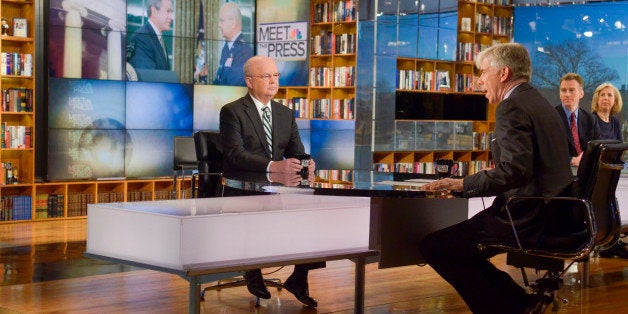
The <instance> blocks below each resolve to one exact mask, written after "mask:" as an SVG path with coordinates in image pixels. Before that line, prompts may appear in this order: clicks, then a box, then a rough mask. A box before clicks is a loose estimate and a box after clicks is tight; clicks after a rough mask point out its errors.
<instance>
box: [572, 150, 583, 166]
mask: <svg viewBox="0 0 628 314" xmlns="http://www.w3.org/2000/svg"><path fill="white" fill-rule="evenodd" d="M580 159H582V153H580V155H578V156H576V157H572V158H571V165H572V166H576V167H577V166H579V165H580Z"/></svg>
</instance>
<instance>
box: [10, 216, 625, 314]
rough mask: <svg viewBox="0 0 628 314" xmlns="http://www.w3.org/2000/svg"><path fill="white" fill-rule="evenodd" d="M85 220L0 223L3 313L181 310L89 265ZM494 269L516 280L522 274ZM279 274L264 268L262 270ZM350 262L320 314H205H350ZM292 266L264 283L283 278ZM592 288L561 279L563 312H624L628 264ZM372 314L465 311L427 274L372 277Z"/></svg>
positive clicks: (160, 292) (596, 275)
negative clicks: (85, 253) (85, 251)
mask: <svg viewBox="0 0 628 314" xmlns="http://www.w3.org/2000/svg"><path fill="white" fill-rule="evenodd" d="M85 234H86V221H85V220H84V219H76V220H65V221H62V220H59V221H48V222H31V223H14V224H2V225H0V267H1V269H2V272H0V313H121V312H125V313H185V312H187V310H188V306H187V302H188V284H187V282H186V281H185V280H183V279H181V278H179V277H177V276H175V275H170V274H166V273H160V272H156V271H150V270H143V269H138V268H132V267H127V266H121V265H115V264H110V263H105V262H101V261H95V260H91V259H86V258H84V257H83V256H82V254H83V252H84V250H85ZM493 262H494V263H495V264H496V265H500V267H501V268H503V269H505V270H507V271H509V272H510V273H511V274H513V277H514V278H517V279H520V278H521V275H520V274H519V272H518V270H516V269H514V268H512V267H509V266H506V265H504V258H503V255H502V256H497V257H496V258H494V260H493ZM275 270H276V269H265V270H264V272H265V273H269V272H272V271H275ZM353 270H354V268H353V263H351V262H349V261H337V262H329V263H328V264H327V268H325V269H319V270H314V271H312V272H310V277H309V278H310V280H309V282H310V294H311V295H312V296H314V297H315V298H316V299H317V300H318V303H319V307H318V308H317V309H310V308H306V307H303V306H302V305H301V304H300V303H299V302H298V301H297V300H296V299H295V298H294V296H293V295H291V294H290V293H289V292H287V291H285V290H284V291H277V289H275V288H271V289H270V290H271V293H272V295H273V296H272V298H271V299H270V300H262V303H261V306H260V307H257V308H256V307H255V306H254V298H253V297H252V296H251V295H250V294H249V293H248V292H247V291H246V288H245V287H237V288H230V289H225V290H222V291H219V292H216V291H209V292H207V294H206V297H205V298H206V301H204V302H202V304H201V311H202V313H212V314H213V313H353ZM291 271H292V267H287V268H284V269H281V270H278V271H276V272H275V273H274V274H271V275H267V276H266V277H267V278H269V277H277V278H281V279H285V278H287V276H288V275H289V274H290V272H291ZM591 274H592V276H591V287H589V288H583V287H582V285H581V281H580V274H579V271H578V270H577V267H574V269H573V271H571V272H569V273H568V274H567V275H566V277H565V285H564V287H563V288H562V289H561V291H560V296H562V297H564V298H566V299H567V300H568V303H567V304H566V305H563V306H562V307H561V308H560V310H559V312H560V313H611V312H613V313H628V260H622V259H616V258H615V259H609V258H597V257H596V258H593V260H592V263H591ZM365 297H366V307H367V308H366V313H371V314H380V313H381V314H383V313H443V312H449V313H468V312H469V310H468V308H467V307H466V305H465V303H464V302H463V301H462V299H461V298H460V297H459V296H458V295H457V294H456V292H455V291H454V290H453V288H451V286H449V285H448V284H447V283H446V282H444V281H443V280H442V279H441V278H440V277H439V276H438V275H437V274H436V273H435V272H434V271H433V270H432V269H431V268H430V267H428V266H424V267H419V266H409V267H400V268H393V269H377V265H375V264H368V265H367V271H366V295H365Z"/></svg>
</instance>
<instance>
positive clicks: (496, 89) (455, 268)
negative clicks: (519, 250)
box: [419, 43, 573, 313]
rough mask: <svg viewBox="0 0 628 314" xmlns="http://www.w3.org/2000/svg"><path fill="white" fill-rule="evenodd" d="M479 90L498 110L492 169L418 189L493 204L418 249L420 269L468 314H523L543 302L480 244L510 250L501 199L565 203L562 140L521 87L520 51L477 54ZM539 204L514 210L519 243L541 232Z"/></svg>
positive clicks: (551, 115) (524, 68)
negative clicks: (438, 279)
mask: <svg viewBox="0 0 628 314" xmlns="http://www.w3.org/2000/svg"><path fill="white" fill-rule="evenodd" d="M476 65H477V66H478V68H479V69H480V71H481V76H480V78H479V80H478V84H479V85H480V86H482V87H483V89H484V90H486V98H488V101H489V102H490V103H498V106H497V110H496V113H495V131H494V140H493V144H492V148H491V149H492V155H493V159H494V162H495V168H494V169H487V170H483V171H480V172H478V173H476V174H473V175H470V176H467V177H465V178H464V179H458V178H445V179H441V180H437V181H434V182H432V183H430V184H427V185H425V189H428V190H440V189H449V190H453V191H459V192H462V194H463V196H464V197H479V196H496V198H495V201H494V202H493V204H492V205H491V206H490V207H488V208H486V209H485V210H483V211H482V212H480V213H478V214H477V215H475V216H474V217H472V218H470V219H469V220H467V221H464V222H461V223H459V224H456V225H454V226H451V227H448V228H445V229H442V230H439V231H436V232H434V233H432V234H430V235H428V236H426V237H425V238H424V239H423V240H421V242H420V247H419V249H420V252H421V254H422V256H423V258H424V259H425V261H426V262H427V263H428V264H429V265H430V266H432V267H433V268H434V270H436V271H437V272H438V273H439V274H440V275H441V276H442V277H443V278H444V279H445V280H447V281H448V282H449V283H450V284H451V285H452V286H453V287H454V288H455V289H456V291H458V293H459V294H460V296H461V297H462V298H463V299H464V301H465V302H466V303H467V305H468V306H469V308H470V309H471V311H473V312H474V313H526V312H530V311H532V312H534V311H533V310H534V309H537V308H538V307H542V306H543V305H544V303H543V301H547V300H542V299H540V298H539V297H537V296H535V295H529V294H527V293H526V291H525V290H524V289H523V287H521V286H519V285H518V284H517V283H516V282H515V281H514V280H513V279H512V278H511V277H510V276H509V275H508V274H507V273H505V272H503V271H501V270H499V269H498V268H497V267H495V265H493V264H492V263H491V262H490V260H489V258H490V257H492V256H494V255H496V254H498V253H503V252H501V251H497V250H491V249H481V247H482V244H488V243H495V242H497V243H503V242H506V243H514V241H515V237H514V234H513V230H512V227H511V225H510V223H509V218H508V215H507V213H506V212H505V210H504V206H505V203H506V200H507V199H508V197H510V196H513V195H518V196H546V197H550V196H557V195H570V192H571V184H572V181H573V175H572V173H571V169H570V167H569V163H568V162H569V158H570V156H569V148H568V144H567V134H566V132H565V131H564V129H563V128H556V125H560V122H559V121H560V118H559V116H558V115H557V114H556V111H555V110H554V108H553V107H552V105H551V104H549V103H548V102H547V100H545V98H543V96H542V95H541V94H540V93H539V92H538V91H537V90H535V89H534V88H533V87H532V86H531V85H529V84H528V81H529V80H530V75H531V72H532V70H531V62H530V56H529V54H528V51H527V50H526V49H525V47H523V46H522V45H520V44H516V43H507V44H500V45H495V46H492V47H491V48H488V49H486V50H485V51H482V52H481V53H480V54H479V55H478V56H477V59H476ZM539 206H540V204H531V206H529V207H525V208H520V209H513V210H511V214H512V215H513V219H514V221H515V222H516V224H517V226H518V231H520V237H522V236H523V237H524V239H523V240H524V241H527V240H534V239H535V237H537V236H538V232H539V231H540V229H541V228H542V226H543V221H542V219H539V215H538V213H539V210H540V208H539Z"/></svg>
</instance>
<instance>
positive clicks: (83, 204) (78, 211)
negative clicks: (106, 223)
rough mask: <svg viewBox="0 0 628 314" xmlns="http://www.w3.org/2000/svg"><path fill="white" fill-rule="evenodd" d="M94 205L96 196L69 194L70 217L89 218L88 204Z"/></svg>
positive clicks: (87, 193)
mask: <svg viewBox="0 0 628 314" xmlns="http://www.w3.org/2000/svg"><path fill="white" fill-rule="evenodd" d="M93 203H94V194H92V193H89V192H86V193H73V194H68V217H80V216H87V204H93Z"/></svg>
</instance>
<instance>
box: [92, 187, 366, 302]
mask: <svg viewBox="0 0 628 314" xmlns="http://www.w3.org/2000/svg"><path fill="white" fill-rule="evenodd" d="M369 223H370V200H369V198H367V197H345V196H321V195H304V194H274V195H261V196H239V197H225V198H205V199H182V200H168V201H151V202H129V203H108V204H89V205H88V210H87V251H86V253H85V255H86V256H88V257H92V258H98V259H105V260H110V261H115V262H118V263H122V264H128V265H134V266H140V267H144V268H148V269H153V270H159V271H164V272H169V273H173V274H177V275H180V276H181V277H183V278H184V279H186V280H187V281H189V283H190V290H189V291H190V296H189V298H190V301H189V311H190V313H198V312H199V310H200V284H201V283H204V282H210V281H215V280H217V279H220V278H222V277H217V274H224V273H230V272H239V271H245V270H248V269H255V268H266V267H272V266H280V265H292V264H302V263H312V262H320V261H330V260H339V259H351V260H353V261H354V262H355V263H356V266H355V267H356V269H355V270H356V279H355V289H356V290H355V312H356V313H363V311H364V261H365V258H366V257H368V256H372V255H376V254H377V251H374V250H370V249H369V248H368V246H369ZM260 226H263V227H264V228H260ZM223 277H225V276H224V275H223Z"/></svg>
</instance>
